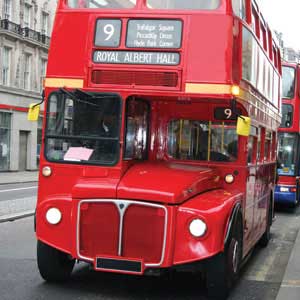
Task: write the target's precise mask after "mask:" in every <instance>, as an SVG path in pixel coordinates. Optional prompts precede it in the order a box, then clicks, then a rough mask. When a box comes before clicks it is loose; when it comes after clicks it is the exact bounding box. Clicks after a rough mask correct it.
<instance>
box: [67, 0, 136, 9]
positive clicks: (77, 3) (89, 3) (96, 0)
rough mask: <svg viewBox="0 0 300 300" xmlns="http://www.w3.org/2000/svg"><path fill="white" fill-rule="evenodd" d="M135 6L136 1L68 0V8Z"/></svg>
mask: <svg viewBox="0 0 300 300" xmlns="http://www.w3.org/2000/svg"><path fill="white" fill-rule="evenodd" d="M135 5H136V0H68V6H69V7H70V8H98V9H99V8H100V9H114V8H115V9H122V8H133V7H135Z"/></svg>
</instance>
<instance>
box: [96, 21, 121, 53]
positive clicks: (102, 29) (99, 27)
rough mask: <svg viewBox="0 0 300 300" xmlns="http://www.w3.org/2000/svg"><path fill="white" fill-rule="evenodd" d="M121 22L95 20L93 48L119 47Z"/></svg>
mask: <svg viewBox="0 0 300 300" xmlns="http://www.w3.org/2000/svg"><path fill="white" fill-rule="evenodd" d="M121 26H122V24H121V20H116V19H105V20H103V19H102V20H97V24H96V34H95V46H102V47H113V48H115V47H119V45H120V37H121Z"/></svg>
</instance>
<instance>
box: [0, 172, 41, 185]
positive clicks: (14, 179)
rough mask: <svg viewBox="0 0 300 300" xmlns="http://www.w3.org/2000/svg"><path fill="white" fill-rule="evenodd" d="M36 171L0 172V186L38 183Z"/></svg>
mask: <svg viewBox="0 0 300 300" xmlns="http://www.w3.org/2000/svg"><path fill="white" fill-rule="evenodd" d="M38 174H39V173H38V171H24V172H0V184H7V183H22V182H36V181H38Z"/></svg>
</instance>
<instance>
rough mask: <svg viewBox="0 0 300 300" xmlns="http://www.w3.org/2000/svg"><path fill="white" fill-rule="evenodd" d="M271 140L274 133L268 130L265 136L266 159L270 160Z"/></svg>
mask: <svg viewBox="0 0 300 300" xmlns="http://www.w3.org/2000/svg"><path fill="white" fill-rule="evenodd" d="M271 142H272V134H271V132H267V133H266V136H265V153H264V160H265V161H268V160H270V158H271Z"/></svg>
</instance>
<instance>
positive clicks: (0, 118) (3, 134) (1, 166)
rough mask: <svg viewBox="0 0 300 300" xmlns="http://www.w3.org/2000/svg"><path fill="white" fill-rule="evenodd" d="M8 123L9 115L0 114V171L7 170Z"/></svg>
mask: <svg viewBox="0 0 300 300" xmlns="http://www.w3.org/2000/svg"><path fill="white" fill-rule="evenodd" d="M10 123H11V115H10V113H5V112H0V171H7V170H8V169H9V159H10V155H9V154H10Z"/></svg>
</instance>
